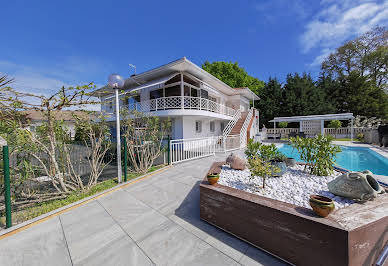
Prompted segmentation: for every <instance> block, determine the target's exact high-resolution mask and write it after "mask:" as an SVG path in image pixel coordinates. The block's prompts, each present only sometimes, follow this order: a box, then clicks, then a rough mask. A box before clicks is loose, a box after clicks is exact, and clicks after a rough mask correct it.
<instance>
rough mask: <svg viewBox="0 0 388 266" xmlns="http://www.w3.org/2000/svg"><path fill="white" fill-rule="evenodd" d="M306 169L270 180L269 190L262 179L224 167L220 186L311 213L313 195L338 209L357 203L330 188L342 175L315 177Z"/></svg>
mask: <svg viewBox="0 0 388 266" xmlns="http://www.w3.org/2000/svg"><path fill="white" fill-rule="evenodd" d="M303 168H304V166H302V165H296V166H294V167H287V172H286V173H284V175H283V176H281V177H268V178H267V179H266V181H265V189H263V187H262V184H263V181H262V178H261V177H255V178H253V179H251V178H250V176H251V173H250V171H249V170H248V169H246V170H243V171H240V170H233V169H231V168H229V167H228V166H223V167H222V171H221V174H220V179H219V180H218V183H219V184H221V185H224V186H228V187H233V188H236V189H240V190H244V191H247V192H250V193H254V194H257V195H260V196H264V197H267V198H271V199H275V200H280V201H283V202H288V203H291V204H294V205H298V206H301V207H305V208H310V209H311V207H310V204H309V197H310V195H312V194H316V195H322V196H326V197H328V198H331V199H332V200H333V201H334V205H335V207H336V209H339V208H344V207H347V206H349V205H350V204H353V203H355V201H353V200H350V199H346V198H343V197H340V196H335V195H334V194H332V193H330V192H329V189H328V188H327V183H328V182H330V181H331V180H333V179H335V178H336V177H337V176H340V175H341V173H340V172H336V171H335V172H334V173H333V174H332V175H330V176H315V175H310V174H308V173H306V172H304V171H303Z"/></svg>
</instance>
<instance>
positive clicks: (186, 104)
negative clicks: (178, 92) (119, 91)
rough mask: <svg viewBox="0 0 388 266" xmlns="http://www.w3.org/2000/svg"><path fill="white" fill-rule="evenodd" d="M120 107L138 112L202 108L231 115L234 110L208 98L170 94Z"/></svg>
mask: <svg viewBox="0 0 388 266" xmlns="http://www.w3.org/2000/svg"><path fill="white" fill-rule="evenodd" d="M121 108H128V110H130V111H131V110H136V111H139V112H154V111H161V110H171V109H189V110H203V111H209V112H214V113H218V114H223V115H227V116H233V115H234V113H235V112H236V110H234V109H232V108H230V107H227V106H225V105H222V104H219V103H216V102H213V101H211V100H209V99H205V98H199V97H190V96H184V97H182V96H172V97H163V98H157V99H152V100H148V101H142V102H138V103H134V104H130V105H126V106H122V107H121Z"/></svg>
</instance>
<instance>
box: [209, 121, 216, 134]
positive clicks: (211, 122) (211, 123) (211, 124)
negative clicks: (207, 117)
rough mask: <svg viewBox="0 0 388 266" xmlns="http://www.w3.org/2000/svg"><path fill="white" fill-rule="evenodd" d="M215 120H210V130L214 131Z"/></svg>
mask: <svg viewBox="0 0 388 266" xmlns="http://www.w3.org/2000/svg"><path fill="white" fill-rule="evenodd" d="M215 128H216V127H215V122H214V121H210V132H214V131H215Z"/></svg>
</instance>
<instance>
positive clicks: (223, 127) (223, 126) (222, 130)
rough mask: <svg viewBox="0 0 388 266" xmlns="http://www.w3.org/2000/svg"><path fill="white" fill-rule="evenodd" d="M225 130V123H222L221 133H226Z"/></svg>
mask: <svg viewBox="0 0 388 266" xmlns="http://www.w3.org/2000/svg"><path fill="white" fill-rule="evenodd" d="M224 129H225V122H221V132H224Z"/></svg>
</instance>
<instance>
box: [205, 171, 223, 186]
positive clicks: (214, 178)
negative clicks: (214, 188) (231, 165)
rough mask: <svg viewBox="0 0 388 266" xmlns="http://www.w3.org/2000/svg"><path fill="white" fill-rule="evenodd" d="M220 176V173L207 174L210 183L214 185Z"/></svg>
mask: <svg viewBox="0 0 388 266" xmlns="http://www.w3.org/2000/svg"><path fill="white" fill-rule="evenodd" d="M218 178H220V174H208V175H207V181H208V182H209V184H210V185H214V184H215V183H217V181H218Z"/></svg>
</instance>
